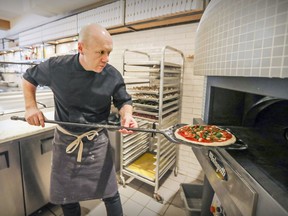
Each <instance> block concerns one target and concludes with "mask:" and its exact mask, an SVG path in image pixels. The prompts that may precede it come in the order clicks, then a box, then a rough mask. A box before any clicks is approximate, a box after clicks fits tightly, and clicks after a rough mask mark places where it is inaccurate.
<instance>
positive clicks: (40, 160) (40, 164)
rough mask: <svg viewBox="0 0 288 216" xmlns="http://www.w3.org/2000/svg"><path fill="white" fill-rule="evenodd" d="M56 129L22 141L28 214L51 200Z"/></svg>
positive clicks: (22, 160) (22, 161) (21, 148)
mask: <svg viewBox="0 0 288 216" xmlns="http://www.w3.org/2000/svg"><path fill="white" fill-rule="evenodd" d="M53 137H54V130H53V129H52V130H51V131H47V132H45V133H41V134H38V135H35V136H30V137H27V138H25V139H23V140H21V141H20V152H21V163H22V172H23V186H24V198H25V207H26V214H27V215H29V214H31V213H33V212H34V211H36V210H37V209H39V208H41V207H42V206H44V205H45V204H47V203H48V202H49V190H50V172H51V154H52V152H51V149H52V140H53Z"/></svg>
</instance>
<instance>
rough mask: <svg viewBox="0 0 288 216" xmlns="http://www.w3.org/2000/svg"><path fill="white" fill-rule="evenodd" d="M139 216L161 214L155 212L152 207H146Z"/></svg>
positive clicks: (156, 215) (157, 215)
mask: <svg viewBox="0 0 288 216" xmlns="http://www.w3.org/2000/svg"><path fill="white" fill-rule="evenodd" d="M138 216H160V215H159V214H157V213H156V212H153V211H152V210H150V209H147V208H144V209H143V210H142V211H141V213H140V214H139V215H138Z"/></svg>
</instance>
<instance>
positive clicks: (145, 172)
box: [126, 152, 156, 181]
mask: <svg viewBox="0 0 288 216" xmlns="http://www.w3.org/2000/svg"><path fill="white" fill-rule="evenodd" d="M155 162H156V158H155V155H154V154H151V153H149V152H146V153H144V154H143V155H141V156H140V157H139V158H138V159H137V160H135V161H134V162H133V163H131V164H130V165H129V166H127V167H126V169H127V170H129V171H131V172H133V173H135V174H138V175H141V176H143V177H145V178H147V179H150V180H152V181H155V168H156V165H155V164H154V163H155Z"/></svg>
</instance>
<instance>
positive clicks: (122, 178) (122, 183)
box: [119, 176, 126, 187]
mask: <svg viewBox="0 0 288 216" xmlns="http://www.w3.org/2000/svg"><path fill="white" fill-rule="evenodd" d="M119 184H121V185H123V187H126V182H125V179H124V177H123V176H120V179H119Z"/></svg>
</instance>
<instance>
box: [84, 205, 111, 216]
mask: <svg viewBox="0 0 288 216" xmlns="http://www.w3.org/2000/svg"><path fill="white" fill-rule="evenodd" d="M99 215H101V216H107V213H106V208H105V204H104V202H102V203H100V204H98V205H97V207H95V208H94V209H92V210H91V211H90V212H89V213H88V214H87V215H86V216H99Z"/></svg>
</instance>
